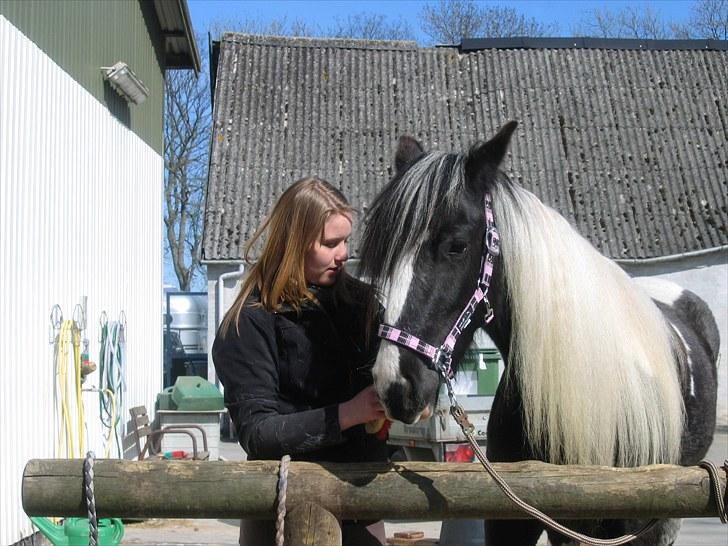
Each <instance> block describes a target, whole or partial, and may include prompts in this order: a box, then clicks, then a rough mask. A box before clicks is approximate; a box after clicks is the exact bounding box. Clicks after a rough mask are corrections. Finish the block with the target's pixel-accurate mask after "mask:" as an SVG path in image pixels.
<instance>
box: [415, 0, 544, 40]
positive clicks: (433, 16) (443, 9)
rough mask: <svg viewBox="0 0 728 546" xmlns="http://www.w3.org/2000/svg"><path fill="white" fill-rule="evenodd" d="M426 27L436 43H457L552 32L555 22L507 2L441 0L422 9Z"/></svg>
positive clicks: (423, 24) (423, 28)
mask: <svg viewBox="0 0 728 546" xmlns="http://www.w3.org/2000/svg"><path fill="white" fill-rule="evenodd" d="M420 20H421V22H422V30H423V31H424V32H425V34H427V35H428V36H429V37H430V38H431V39H432V40H433V41H434V42H436V43H445V44H457V43H459V42H460V41H461V40H463V39H464V38H508V37H514V36H532V37H537V36H549V35H551V34H553V33H554V32H555V30H556V29H555V27H554V25H551V24H548V25H547V24H543V23H540V22H538V21H537V20H536V19H534V18H530V19H529V18H527V17H525V16H524V15H523V14H520V13H518V12H517V11H516V10H515V9H513V8H511V7H505V6H487V7H483V6H480V5H479V4H477V3H476V2H475V1H474V0H440V1H439V2H438V3H437V4H426V5H425V6H424V7H423V8H422V12H421V13H420Z"/></svg>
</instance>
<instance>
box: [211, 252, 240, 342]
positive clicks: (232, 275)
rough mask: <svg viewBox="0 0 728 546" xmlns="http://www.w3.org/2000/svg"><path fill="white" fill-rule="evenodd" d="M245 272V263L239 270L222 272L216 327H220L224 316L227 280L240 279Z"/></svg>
mask: <svg viewBox="0 0 728 546" xmlns="http://www.w3.org/2000/svg"><path fill="white" fill-rule="evenodd" d="M243 274H245V264H240V265H239V267H238V270H237V271H228V272H227V273H222V274H221V275H220V276H219V277H218V278H217V324H216V328H219V327H220V323H221V322H222V317H223V314H224V312H225V281H227V280H230V279H236V280H237V279H239V278H240V277H242V276H243Z"/></svg>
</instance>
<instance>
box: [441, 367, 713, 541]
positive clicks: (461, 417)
mask: <svg viewBox="0 0 728 546" xmlns="http://www.w3.org/2000/svg"><path fill="white" fill-rule="evenodd" d="M440 372H441V375H442V376H443V377H444V378H445V385H446V386H447V394H448V396H449V398H450V414H451V415H452V416H453V419H455V422H456V423H457V424H458V425H460V428H461V429H462V431H463V434H465V437H466V438H467V440H468V443H469V444H470V447H472V448H473V451H474V452H475V456H476V457H477V458H478V460H479V461H480V464H482V465H483V468H485V470H486V471H487V472H488V474H490V477H491V478H493V481H495V483H496V484H497V485H498V487H500V489H501V491H503V493H504V494H505V496H506V497H508V499H510V501H511V502H513V503H514V504H515V505H516V506H518V507H519V508H520V509H521V510H523V511H524V512H526V513H527V514H528V515H529V516H531V517H532V518H535V519H537V520H538V521H540V522H541V523H543V524H544V525H546V526H547V527H550V528H551V529H553V530H554V531H557V532H559V533H561V534H562V535H564V536H566V537H569V538H571V539H574V540H578V541H579V542H582V543H584V544H590V545H592V546H620V545H621V544H626V543H627V542H630V541H632V540H634V539H636V538H637V537H639V536H641V535H643V534H645V533H647V532H648V531H650V530H651V529H652V528H653V527H654V526H655V525H656V524H657V521H658V520H656V519H654V520H652V521H650V522H649V523H647V524H646V525H645V526H644V527H642V529H640V530H639V531H637V532H636V533H634V534H627V535H623V536H621V537H617V538H610V539H599V538H592V537H590V536H587V535H583V534H581V533H577V532H576V531H572V530H571V529H569V528H568V527H565V526H564V525H561V524H560V523H558V522H557V521H554V520H553V519H551V518H550V517H549V516H547V515H546V514H544V513H543V512H541V511H540V510H538V509H537V508H534V507H533V506H531V505H530V504H528V503H527V502H525V501H524V500H522V499H521V498H519V497H518V496H517V495H516V494H515V493H514V492H513V490H512V489H511V487H510V486H509V485H508V484H507V483H506V481H505V480H504V479H503V478H501V476H500V475H499V474H498V472H497V471H496V470H495V468H493V465H492V464H491V463H490V461H489V460H488V458H487V457H486V456H485V454H484V453H483V451H482V450H481V449H480V446H479V445H478V442H477V441H476V439H475V437H474V436H473V432H474V430H475V427H474V426H473V424H472V423H471V422H470V421H469V420H468V414H467V413H466V412H465V410H464V409H463V408H462V406H461V405H460V404H458V402H457V400H456V398H455V392H454V391H453V388H452V385H451V383H450V379H449V377H448V376H447V374H446V373H445V370H444V368H443V367H442V366H441V367H440ZM716 475H717V473H716Z"/></svg>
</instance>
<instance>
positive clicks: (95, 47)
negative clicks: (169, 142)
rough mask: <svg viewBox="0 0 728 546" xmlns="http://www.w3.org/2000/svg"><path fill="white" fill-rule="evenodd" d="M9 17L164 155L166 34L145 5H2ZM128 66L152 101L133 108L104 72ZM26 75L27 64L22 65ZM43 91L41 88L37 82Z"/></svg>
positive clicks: (41, 0)
mask: <svg viewBox="0 0 728 546" xmlns="http://www.w3.org/2000/svg"><path fill="white" fill-rule="evenodd" d="M0 15H4V16H5V18H6V19H8V20H9V21H10V22H11V23H12V24H13V25H14V26H15V27H16V28H18V29H20V30H21V31H22V32H23V34H25V35H26V36H27V37H28V38H29V39H30V40H31V41H32V42H34V43H35V44H36V45H37V46H38V47H39V48H40V49H41V50H43V51H44V52H45V54H46V55H48V56H49V57H50V58H51V59H52V60H53V61H54V62H55V63H56V64H57V65H58V66H60V67H61V68H62V69H63V70H64V71H65V72H66V73H68V74H69V75H70V76H71V77H73V79H75V80H76V81H77V82H78V83H79V84H80V85H81V86H82V87H83V88H84V89H86V91H88V92H89V93H90V94H91V95H93V96H94V97H96V99H97V100H98V101H99V102H101V103H102V104H105V105H106V106H107V107H108V109H109V111H110V112H111V113H112V114H113V115H114V116H116V118H117V119H118V120H119V121H121V122H122V123H123V124H124V125H126V126H127V127H128V128H130V129H131V130H132V131H133V132H135V133H136V134H137V135H139V136H140V137H141V138H142V140H144V142H146V143H147V144H148V145H149V146H151V147H152V148H153V149H154V150H156V151H157V153H158V154H160V155H161V154H162V149H163V140H162V115H163V102H162V97H163V96H164V70H163V62H162V61H163V59H164V57H163V54H164V51H163V49H162V48H161V30H160V29H159V22H158V20H157V17H156V15H155V12H154V6H153V5H152V3H151V2H149V1H146V0H104V1H102V2H99V1H92V2H90V1H88V0H63V1H56V0H33V1H32V2H29V1H17V0H0ZM117 61H124V62H126V63H127V64H128V65H129V66H130V67H131V69H132V70H133V71H134V73H135V74H136V75H137V76H139V78H140V79H141V80H142V81H143V82H144V84H145V85H146V86H147V87H148V88H149V91H150V97H149V98H148V99H147V100H146V101H145V102H143V103H142V104H140V105H136V106H129V105H128V104H127V103H126V101H125V99H123V98H122V97H121V96H120V95H119V94H118V93H117V92H116V91H114V90H113V89H112V88H111V87H110V85H109V84H108V83H106V82H105V81H104V79H103V77H102V73H101V70H100V68H101V67H102V66H112V65H113V64H114V63H116V62H117ZM18 68H19V69H20V70H21V71H22V70H24V67H23V65H22V64H19V65H18ZM36 85H41V82H36Z"/></svg>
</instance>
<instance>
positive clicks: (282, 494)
mask: <svg viewBox="0 0 728 546" xmlns="http://www.w3.org/2000/svg"><path fill="white" fill-rule="evenodd" d="M290 462H291V456H290V455H284V456H283V457H282V458H281V466H280V468H279V470H278V511H277V517H276V546H283V529H284V526H285V519H286V489H287V488H288V463H290Z"/></svg>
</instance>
